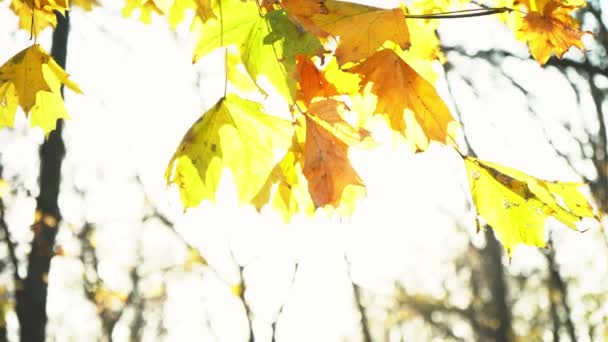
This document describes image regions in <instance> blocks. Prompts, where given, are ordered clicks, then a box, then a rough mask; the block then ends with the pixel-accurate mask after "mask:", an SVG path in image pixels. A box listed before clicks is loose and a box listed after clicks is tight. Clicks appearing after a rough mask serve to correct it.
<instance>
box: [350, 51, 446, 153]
mask: <svg viewBox="0 0 608 342" xmlns="http://www.w3.org/2000/svg"><path fill="white" fill-rule="evenodd" d="M349 71H351V72H355V73H358V74H361V76H362V77H363V79H362V81H361V90H362V91H364V90H365V86H366V85H367V84H368V83H370V84H371V91H372V92H373V93H374V94H375V95H376V96H377V97H378V103H377V105H376V113H380V114H384V115H385V116H386V118H387V119H388V122H389V124H390V126H391V128H392V129H393V130H395V131H398V132H401V133H403V134H404V135H405V136H406V138H408V139H410V140H411V141H412V143H413V144H414V145H415V146H416V147H417V148H418V149H419V150H422V151H424V150H426V149H427V148H428V145H429V142H430V141H431V140H433V141H437V142H440V143H443V144H451V143H453V142H454V128H455V126H456V122H455V121H454V118H453V117H452V114H450V111H449V109H448V107H447V105H446V104H445V102H443V100H442V99H441V97H440V96H439V94H437V91H436V90H435V88H434V87H433V86H432V85H431V84H430V83H429V82H428V81H427V80H425V79H424V78H423V77H422V76H420V75H419V74H418V73H417V72H416V71H415V70H414V69H413V68H412V67H410V66H409V65H408V64H407V63H406V62H405V61H403V59H401V57H399V55H397V54H396V53H395V52H394V51H392V50H390V49H384V50H381V51H378V52H376V53H375V54H374V55H373V56H372V57H370V58H368V59H367V60H365V61H363V62H362V63H361V64H358V65H356V66H354V67H352V68H350V69H349Z"/></svg>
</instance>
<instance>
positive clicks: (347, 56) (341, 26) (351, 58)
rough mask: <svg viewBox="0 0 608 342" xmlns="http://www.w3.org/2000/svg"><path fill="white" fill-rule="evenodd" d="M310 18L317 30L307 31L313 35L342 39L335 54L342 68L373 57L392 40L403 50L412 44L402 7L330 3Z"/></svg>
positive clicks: (327, 2)
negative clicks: (318, 32) (322, 33)
mask: <svg viewBox="0 0 608 342" xmlns="http://www.w3.org/2000/svg"><path fill="white" fill-rule="evenodd" d="M313 13H314V11H313ZM300 17H304V15H301V16H300ZM309 19H310V21H311V22H312V23H314V26H315V27H316V28H317V29H314V28H307V29H309V30H310V31H311V32H313V33H315V34H316V32H315V31H321V32H325V33H326V35H327V34H331V35H335V36H339V37H340V41H339V43H338V47H337V48H336V53H335V55H336V58H337V59H338V63H339V64H340V65H343V64H345V63H347V62H358V61H359V60H361V59H364V58H367V57H369V56H371V55H373V54H374V52H376V50H378V49H379V48H380V47H381V46H382V44H384V42H386V41H389V40H390V41H393V42H395V44H397V45H399V46H400V47H401V48H402V49H407V48H408V47H409V45H410V36H409V30H408V27H407V25H406V22H405V13H404V12H403V10H402V9H401V8H394V9H383V8H376V7H371V6H365V5H360V4H355V3H349V2H343V1H335V0H327V1H325V2H323V7H322V10H321V12H319V13H315V14H313V15H312V16H311V17H310V18H309Z"/></svg>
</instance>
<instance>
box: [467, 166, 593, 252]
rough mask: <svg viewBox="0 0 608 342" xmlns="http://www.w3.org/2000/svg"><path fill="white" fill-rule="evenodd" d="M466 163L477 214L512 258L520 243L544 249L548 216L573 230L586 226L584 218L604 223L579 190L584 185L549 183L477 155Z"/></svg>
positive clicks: (582, 228)
mask: <svg viewBox="0 0 608 342" xmlns="http://www.w3.org/2000/svg"><path fill="white" fill-rule="evenodd" d="M464 162H465V166H466V169H467V173H468V179H469V186H470V188H471V195H472V197H473V202H474V204H475V206H476V208H477V213H478V215H479V216H481V217H482V218H483V219H484V220H485V221H486V222H487V223H488V224H489V225H490V227H492V229H493V230H494V232H495V233H496V236H497V237H498V239H499V240H500V241H501V242H502V244H503V245H504V247H505V249H506V251H507V254H508V255H509V256H511V254H512V251H513V248H514V247H515V246H517V245H519V244H526V245H532V246H538V247H544V246H545V234H544V230H545V228H544V223H545V219H546V218H548V217H549V216H552V217H554V218H556V219H557V220H559V221H561V222H562V223H564V224H565V225H567V226H568V227H570V228H572V229H574V230H586V229H585V227H584V224H585V223H584V222H583V220H584V219H592V220H596V221H599V218H598V217H597V216H596V215H595V214H594V211H593V208H592V207H591V205H590V204H589V202H588V200H587V199H586V198H585V196H584V195H583V194H582V193H581V192H580V187H581V186H583V185H584V184H581V183H574V182H552V181H546V180H542V179H538V178H535V177H532V176H529V175H527V174H525V173H523V172H521V171H518V170H515V169H512V168H509V167H506V166H502V165H498V164H495V163H491V162H487V161H482V160H479V159H477V158H472V157H466V158H465V160H464Z"/></svg>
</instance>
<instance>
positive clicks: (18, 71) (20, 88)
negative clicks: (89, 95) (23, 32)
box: [0, 44, 81, 135]
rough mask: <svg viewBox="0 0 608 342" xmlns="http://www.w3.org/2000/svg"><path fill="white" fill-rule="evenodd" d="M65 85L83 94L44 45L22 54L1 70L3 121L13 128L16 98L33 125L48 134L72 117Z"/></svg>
mask: <svg viewBox="0 0 608 342" xmlns="http://www.w3.org/2000/svg"><path fill="white" fill-rule="evenodd" d="M62 84H63V85H65V86H67V87H68V88H70V89H71V90H73V91H75V92H77V93H81V90H80V88H78V85H76V83H74V82H72V81H71V80H70V79H69V78H68V74H67V73H66V72H65V71H64V70H63V69H62V68H61V67H60V66H59V65H58V64H57V62H55V60H53V58H52V57H51V56H49V54H48V53H46V51H44V50H43V49H42V48H41V47H40V45H37V44H35V45H32V46H30V47H28V48H27V49H25V50H23V51H21V52H19V53H18V54H16V55H15V56H13V57H12V58H11V59H10V60H8V61H7V62H6V63H5V64H4V65H2V66H1V67H0V102H1V105H0V107H1V108H2V109H0V117H1V118H2V119H0V120H2V121H1V122H3V123H4V124H5V125H6V126H11V127H12V125H13V123H14V117H15V114H16V106H15V105H14V104H15V96H16V97H17V98H18V103H19V106H20V107H21V108H22V109H23V112H24V113H25V115H26V116H28V117H30V125H31V126H32V127H40V128H42V130H43V131H44V133H45V135H48V133H50V132H51V131H52V130H53V129H55V125H56V123H57V119H60V118H69V115H68V113H67V111H66V109H65V105H64V102H63V98H62V96H61V85H62ZM0 127H1V126H0Z"/></svg>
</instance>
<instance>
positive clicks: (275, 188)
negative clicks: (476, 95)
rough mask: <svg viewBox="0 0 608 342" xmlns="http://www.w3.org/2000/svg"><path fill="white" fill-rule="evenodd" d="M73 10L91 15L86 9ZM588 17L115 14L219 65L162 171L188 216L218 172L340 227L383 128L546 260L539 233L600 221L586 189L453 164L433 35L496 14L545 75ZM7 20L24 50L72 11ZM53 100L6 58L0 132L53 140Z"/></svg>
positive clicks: (208, 8) (359, 10)
mask: <svg viewBox="0 0 608 342" xmlns="http://www.w3.org/2000/svg"><path fill="white" fill-rule="evenodd" d="M77 4H78V5H79V6H82V7H84V8H85V9H91V8H92V7H93V5H94V2H91V1H85V0H80V1H78V2H77ZM584 5H585V3H584V1H567V0H521V1H520V0H496V1H494V2H493V3H492V2H489V3H484V7H479V4H478V3H472V2H470V1H467V0H444V1H423V0H415V1H409V2H407V4H404V5H402V6H400V7H396V8H377V7H372V6H367V5H362V4H355V3H350V2H345V1H336V0H298V1H296V0H282V1H279V0H274V1H273V0H259V1H253V0H196V1H195V0H126V1H125V5H124V10H123V14H124V15H125V16H131V15H133V14H134V13H136V12H137V13H139V18H140V19H141V20H142V21H143V22H150V20H151V19H152V17H153V16H156V15H158V16H164V17H166V18H167V21H168V23H169V25H170V26H171V27H172V28H175V27H176V26H177V25H178V24H180V23H182V22H183V21H184V20H186V18H189V19H188V20H190V22H189V23H187V24H189V25H190V26H189V27H190V29H191V31H192V34H193V35H195V37H197V38H198V44H197V45H196V47H195V49H194V51H193V57H192V60H193V62H194V63H196V62H198V61H199V60H201V59H204V58H205V56H206V55H208V54H209V53H211V52H213V51H215V50H217V49H223V51H224V53H225V54H226V58H225V61H226V65H225V68H226V70H225V75H226V80H225V82H226V85H225V89H227V90H229V91H225V94H224V96H223V97H222V98H221V99H220V100H219V101H218V102H217V103H216V104H215V105H214V106H213V107H212V108H211V109H209V110H208V111H207V112H206V113H204V114H203V115H202V116H201V118H200V119H199V120H198V121H197V122H195V123H194V124H193V125H192V127H191V128H190V130H189V131H188V132H187V133H186V134H185V136H184V138H183V140H182V141H181V143H180V144H179V147H178V149H177V150H176V152H175V154H174V156H173V158H172V159H171V161H170V162H169V165H168V167H167V170H166V174H165V177H166V179H167V182H168V183H169V184H175V185H176V186H177V187H178V189H179V192H180V195H181V199H182V202H183V204H184V206H185V207H186V208H188V207H195V206H197V205H199V204H200V203H201V202H202V201H204V200H211V201H213V200H215V195H216V191H217V189H218V185H219V183H220V179H221V177H222V174H223V173H224V172H225V171H229V172H231V174H232V178H233V179H234V182H235V185H236V188H237V191H238V195H239V200H240V201H241V202H242V203H243V204H251V205H254V206H255V207H256V208H258V209H261V208H263V207H264V206H266V205H270V206H272V207H273V208H276V209H277V210H278V211H279V212H280V213H281V214H282V215H283V216H284V218H285V219H287V220H288V219H289V218H290V217H291V216H293V215H294V214H298V213H305V214H312V213H314V211H315V209H318V208H324V209H327V210H337V211H338V212H339V213H350V212H352V210H354V207H355V204H356V202H357V200H358V199H359V198H361V196H363V195H364V194H365V182H364V179H362V178H361V177H360V176H359V174H358V173H357V171H356V170H355V169H354V168H353V166H352V165H351V162H350V159H349V150H350V149H351V148H353V147H360V148H373V146H375V144H376V143H375V142H374V134H373V131H370V130H371V128H370V127H372V125H370V122H371V121H372V120H376V121H377V120H378V119H380V120H384V121H385V122H386V125H387V126H388V127H390V129H392V130H393V132H394V136H395V137H396V140H395V141H402V140H403V139H405V141H406V142H407V143H408V144H409V146H411V147H412V150H413V151H415V152H424V151H426V150H427V149H428V147H429V145H430V144H433V143H435V144H442V145H445V146H448V147H451V148H453V149H454V150H455V151H456V152H457V153H458V154H459V155H460V156H462V160H463V162H464V164H465V167H466V169H467V173H468V180H469V184H470V187H471V194H472V199H473V202H474V204H475V205H476V207H477V214H478V216H479V217H480V218H481V219H483V220H484V221H485V222H487V223H488V224H489V225H490V226H491V227H492V228H493V229H494V230H495V231H496V234H497V236H498V238H499V239H500V240H501V241H502V243H503V244H504V246H505V248H506V250H507V252H508V253H509V254H511V251H512V250H513V247H515V246H517V245H518V244H522V243H523V244H529V245H536V246H541V247H542V246H544V245H545V241H544V233H543V231H544V221H545V219H546V218H547V217H550V216H551V217H554V218H556V219H557V220H559V221H561V222H563V223H564V224H565V225H567V226H568V227H570V228H573V229H579V228H580V227H581V226H580V222H581V221H584V220H586V219H597V217H596V216H595V213H594V211H593V209H592V208H591V206H590V205H589V203H588V201H587V200H586V198H585V197H584V196H583V195H582V194H581V192H580V191H579V187H580V186H582V184H578V183H566V182H557V181H543V180H540V179H537V178H534V177H532V176H528V175H526V174H524V173H522V172H520V171H517V170H513V169H511V168H508V167H505V166H501V165H497V164H493V163H490V162H485V161H481V160H478V159H475V158H472V157H469V156H465V155H463V154H462V153H461V152H460V150H459V147H458V145H457V143H456V132H457V128H458V127H459V124H458V123H457V122H456V121H455V119H454V117H453V116H452V114H451V113H450V110H449V108H448V106H447V105H446V103H445V102H444V101H443V100H442V98H441V96H440V95H439V94H438V92H437V90H436V89H435V85H434V84H435V81H436V79H437V77H438V75H436V74H435V71H434V70H435V69H436V68H437V67H438V66H440V64H441V62H442V61H443V60H444V56H443V53H442V52H441V46H440V41H439V39H438V37H437V34H436V29H437V27H438V26H439V25H440V23H439V20H438V19H441V18H445V17H449V16H460V15H463V14H467V13H477V14H481V15H485V14H497V16H496V17H497V20H502V21H503V22H505V24H506V25H508V26H510V28H511V29H512V30H513V32H514V36H515V37H516V38H517V39H520V40H522V41H524V42H526V43H527V44H528V47H529V49H530V53H531V55H532V57H533V58H534V59H536V60H537V61H538V62H539V63H540V64H541V65H542V64H545V63H546V62H547V60H548V59H549V58H550V57H551V55H553V54H555V55H557V57H559V58H561V57H562V56H563V55H564V53H565V52H566V51H568V49H570V48H571V47H573V46H574V47H577V48H583V44H582V41H581V37H582V36H583V35H584V33H585V32H582V31H580V29H579V24H578V22H577V21H576V20H575V19H574V18H573V17H572V16H571V13H572V12H573V11H574V10H576V9H577V8H580V7H582V6H584ZM32 6H33V7H32ZM492 6H495V7H492ZM11 8H12V9H13V10H14V12H15V14H16V15H18V16H19V18H20V23H21V24H20V25H21V27H22V28H24V29H28V30H32V34H33V35H34V36H35V35H36V34H38V33H39V32H40V31H41V30H42V29H44V28H45V27H46V26H49V25H50V26H53V25H55V21H54V15H53V13H54V11H57V12H58V13H65V11H66V10H68V9H69V4H68V3H67V2H61V1H59V2H56V1H50V0H44V1H42V0H40V1H38V0H36V1H34V2H32V3H31V4H30V3H29V2H27V3H26V2H20V1H19V0H13V2H12V5H11ZM463 10H464V11H463ZM467 11H469V12H467ZM471 11H475V12H471ZM498 14H499V15H498ZM32 16H33V18H34V20H33V21H32ZM27 23H29V25H26V24H27ZM434 68H435V69H434ZM24 75H25V76H24ZM228 83H229V84H230V85H231V86H230V87H228ZM61 84H65V85H66V86H68V87H69V88H70V89H72V90H74V91H76V92H80V91H79V89H78V87H77V86H76V85H75V84H74V83H73V82H72V81H70V80H68V78H67V74H66V73H65V72H64V71H63V70H61V69H60V68H59V67H58V66H57V65H56V63H55V62H54V61H53V60H52V59H51V58H50V57H49V56H48V55H47V54H46V53H45V52H44V51H42V49H41V48H40V47H39V46H38V45H33V46H32V47H30V48H28V49H26V50H24V51H23V52H21V53H19V54H17V55H16V56H15V57H13V58H12V59H11V60H9V61H8V62H7V63H6V64H5V65H4V66H2V68H0V101H1V106H0V127H1V126H12V125H13V122H14V115H15V113H16V111H17V107H21V108H22V109H23V111H24V113H26V115H29V116H30V120H31V124H32V126H39V127H41V128H42V129H43V130H44V132H45V133H48V132H49V131H50V130H52V129H53V128H54V127H55V121H56V120H57V119H58V118H67V112H65V109H64V107H63V102H62V100H61V97H60V95H59V92H58V91H59V87H60V86H61ZM260 96H278V97H281V98H282V99H283V100H284V102H286V103H287V104H288V105H289V108H290V116H289V117H288V118H286V117H285V116H284V115H283V114H282V113H276V112H273V111H274V109H268V108H264V106H263V105H262V104H261V103H258V102H255V101H253V100H251V99H252V98H260ZM397 138H398V139H397Z"/></svg>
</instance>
